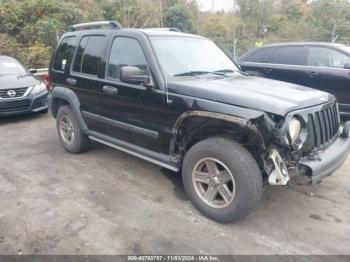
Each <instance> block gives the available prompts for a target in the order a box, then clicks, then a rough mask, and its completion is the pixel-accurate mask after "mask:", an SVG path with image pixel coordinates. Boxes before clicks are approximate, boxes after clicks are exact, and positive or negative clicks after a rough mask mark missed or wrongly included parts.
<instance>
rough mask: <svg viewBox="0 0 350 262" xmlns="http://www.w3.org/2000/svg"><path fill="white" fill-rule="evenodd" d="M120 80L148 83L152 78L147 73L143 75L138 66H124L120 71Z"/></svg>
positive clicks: (131, 82)
mask: <svg viewBox="0 0 350 262" xmlns="http://www.w3.org/2000/svg"><path fill="white" fill-rule="evenodd" d="M120 80H121V81H122V82H124V83H129V84H135V85H139V84H143V85H148V84H150V82H151V78H150V77H149V76H147V75H142V74H141V70H140V69H139V68H138V67H136V66H123V67H122V68H121V72H120Z"/></svg>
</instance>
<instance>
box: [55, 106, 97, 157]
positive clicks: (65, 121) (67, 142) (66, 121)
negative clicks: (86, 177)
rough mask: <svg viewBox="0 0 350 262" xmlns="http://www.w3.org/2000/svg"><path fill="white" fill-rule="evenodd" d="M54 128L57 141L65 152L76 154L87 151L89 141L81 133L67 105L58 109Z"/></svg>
mask: <svg viewBox="0 0 350 262" xmlns="http://www.w3.org/2000/svg"><path fill="white" fill-rule="evenodd" d="M56 127H57V133H58V137H59V140H60V142H61V144H62V145H63V147H64V149H65V150H66V151H68V152H70V153H74V154H77V153H81V152H83V151H86V150H87V149H88V147H89V144H90V140H89V138H88V137H87V136H86V135H84V134H83V133H82V132H81V130H80V128H79V125H78V121H77V120H76V117H75V116H74V114H73V112H72V110H71V108H70V107H69V106H68V105H63V106H61V107H60V108H59V109H58V113H57V117H56Z"/></svg>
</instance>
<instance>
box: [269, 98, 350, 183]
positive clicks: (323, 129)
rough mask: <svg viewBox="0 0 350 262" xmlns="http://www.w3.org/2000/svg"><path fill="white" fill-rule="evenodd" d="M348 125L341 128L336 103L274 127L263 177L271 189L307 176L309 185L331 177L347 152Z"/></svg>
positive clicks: (298, 114)
mask: <svg viewBox="0 0 350 262" xmlns="http://www.w3.org/2000/svg"><path fill="white" fill-rule="evenodd" d="M349 133H350V122H347V123H345V125H344V127H341V125H340V119H339V112H338V107H337V104H336V102H335V101H331V102H329V103H326V104H322V105H318V106H316V107H312V108H307V109H303V110H299V111H295V112H292V113H290V114H289V115H287V116H286V118H285V119H284V121H281V122H280V123H277V124H276V126H275V129H274V136H273V139H272V143H271V145H270V148H269V154H268V156H267V159H266V160H265V161H266V165H265V173H266V174H267V175H268V182H269V184H270V185H286V184H287V183H288V182H289V181H290V180H291V179H292V178H297V177H300V176H307V177H308V178H309V180H310V182H312V183H317V182H320V181H322V179H323V178H325V177H327V176H329V175H331V174H332V173H333V172H334V171H336V170H337V169H338V168H339V167H340V166H341V165H342V164H343V163H344V162H345V160H346V158H347V156H348V153H349V149H350V139H349Z"/></svg>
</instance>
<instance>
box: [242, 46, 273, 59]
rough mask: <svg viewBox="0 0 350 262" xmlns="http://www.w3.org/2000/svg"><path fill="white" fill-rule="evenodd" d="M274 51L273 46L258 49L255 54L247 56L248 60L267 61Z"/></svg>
mask: <svg viewBox="0 0 350 262" xmlns="http://www.w3.org/2000/svg"><path fill="white" fill-rule="evenodd" d="M272 51H273V48H262V49H258V50H257V51H255V52H254V53H253V54H251V55H249V56H248V57H247V59H246V62H254V63H266V61H267V59H268V58H269V56H270V55H271V53H272Z"/></svg>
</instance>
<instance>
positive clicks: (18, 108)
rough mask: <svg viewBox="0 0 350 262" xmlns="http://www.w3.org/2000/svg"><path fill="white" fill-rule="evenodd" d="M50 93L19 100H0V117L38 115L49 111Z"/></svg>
mask: <svg viewBox="0 0 350 262" xmlns="http://www.w3.org/2000/svg"><path fill="white" fill-rule="evenodd" d="M47 96H48V92H43V93H40V94H37V95H35V96H33V95H30V96H28V97H25V98H19V99H0V116H12V115H20V114H28V113H36V112H40V111H45V110H47V109H48V103H47Z"/></svg>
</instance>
